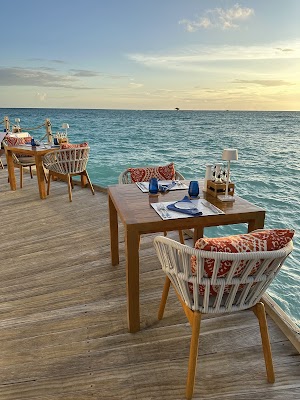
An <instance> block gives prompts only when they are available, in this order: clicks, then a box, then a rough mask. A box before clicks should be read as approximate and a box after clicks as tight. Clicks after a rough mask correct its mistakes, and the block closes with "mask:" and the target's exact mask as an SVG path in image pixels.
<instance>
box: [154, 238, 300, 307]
mask: <svg viewBox="0 0 300 400" xmlns="http://www.w3.org/2000/svg"><path fill="white" fill-rule="evenodd" d="M154 246H155V249H156V252H157V255H158V258H159V260H160V262H161V266H162V269H163V271H164V272H165V273H166V275H167V276H168V277H169V279H170V280H171V282H172V284H173V285H174V287H175V289H176V291H177V293H178V294H179V295H180V296H181V298H182V300H183V301H184V302H185V304H186V305H187V306H188V307H189V308H190V309H191V310H193V311H200V312H201V313H225V312H233V311H238V310H244V309H247V308H250V307H252V306H253V305H255V304H256V303H257V302H258V301H260V298H261V297H262V295H263V293H264V292H265V291H266V289H267V288H268V286H269V285H270V283H271V282H272V280H273V279H274V278H275V276H276V274H277V273H278V271H279V269H280V267H281V266H282V264H283V262H284V260H285V258H286V257H287V256H288V255H289V253H290V252H291V251H292V249H293V243H292V241H291V242H289V244H288V245H287V246H286V247H284V248H282V249H280V250H275V251H258V252H247V253H221V252H211V251H204V250H197V249H194V248H191V247H188V246H185V245H182V244H180V243H178V242H176V241H174V240H171V239H169V238H166V237H162V236H157V237H156V238H155V239H154ZM207 259H208V260H210V262H211V260H213V262H214V267H213V273H212V276H210V277H208V276H207V273H206V271H205V260H207ZM222 261H228V262H229V263H230V264H231V266H230V268H229V270H228V272H227V273H226V274H224V275H223V276H220V273H219V270H220V266H221V263H222ZM192 264H193V265H194V268H192ZM241 266H242V268H241ZM212 293H214V294H212Z"/></svg>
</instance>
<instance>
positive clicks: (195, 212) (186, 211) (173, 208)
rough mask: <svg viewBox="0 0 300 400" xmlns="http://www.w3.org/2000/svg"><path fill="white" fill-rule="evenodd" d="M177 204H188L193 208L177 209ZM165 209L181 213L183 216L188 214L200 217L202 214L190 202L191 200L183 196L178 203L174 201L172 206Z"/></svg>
mask: <svg viewBox="0 0 300 400" xmlns="http://www.w3.org/2000/svg"><path fill="white" fill-rule="evenodd" d="M177 203H190V204H191V205H192V206H194V207H193V208H187V209H185V208H177V207H176V204H177ZM167 208H168V209H169V210H171V211H176V212H179V213H183V214H188V215H193V216H194V217H199V216H200V215H202V212H201V211H199V210H198V208H197V207H196V206H195V205H194V203H193V202H191V200H190V199H189V198H188V196H184V198H183V199H182V200H180V201H176V203H174V204H169V205H168V206H167Z"/></svg>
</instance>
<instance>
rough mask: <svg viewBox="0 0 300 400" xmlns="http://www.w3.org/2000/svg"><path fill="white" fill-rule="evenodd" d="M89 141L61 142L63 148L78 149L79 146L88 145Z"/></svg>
mask: <svg viewBox="0 0 300 400" xmlns="http://www.w3.org/2000/svg"><path fill="white" fill-rule="evenodd" d="M88 145H89V144H88V143H87V142H84V143H61V145H60V148H61V149H77V148H78V147H88Z"/></svg>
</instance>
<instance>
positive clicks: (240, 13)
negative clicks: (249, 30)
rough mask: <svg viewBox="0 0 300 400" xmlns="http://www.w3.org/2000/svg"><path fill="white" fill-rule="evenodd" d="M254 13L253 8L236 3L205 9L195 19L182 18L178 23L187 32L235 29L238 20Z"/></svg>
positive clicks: (237, 25) (243, 19) (242, 19)
mask: <svg viewBox="0 0 300 400" xmlns="http://www.w3.org/2000/svg"><path fill="white" fill-rule="evenodd" d="M252 15H254V9H253V8H248V7H241V6H240V5H239V4H238V3H237V4H235V5H234V6H233V7H232V8H228V9H223V8H220V7H218V8H215V9H213V10H207V11H205V13H204V15H203V16H200V17H199V18H197V19H196V20H193V21H191V20H188V19H183V20H181V21H179V24H181V25H184V26H185V29H186V30H187V31H188V32H196V31H197V30H199V29H201V28H202V29H212V28H216V29H223V30H226V29H236V28H238V27H239V24H238V22H240V21H245V20H246V19H248V18H250V17H251V16H252Z"/></svg>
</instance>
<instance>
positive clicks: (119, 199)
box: [108, 180, 265, 333]
mask: <svg viewBox="0 0 300 400" xmlns="http://www.w3.org/2000/svg"><path fill="white" fill-rule="evenodd" d="M183 182H184V183H185V184H186V187H188V185H189V181H183ZM199 186H200V198H201V199H204V201H206V202H208V204H210V205H211V209H212V210H213V209H214V207H217V209H219V210H221V213H217V212H215V213H214V212H211V213H210V215H201V216H193V217H186V218H175V219H173V218H172V219H163V218H161V216H160V215H159V214H158V213H157V211H156V210H155V209H154V208H153V207H152V206H151V202H158V203H159V202H176V201H178V200H180V199H182V198H183V197H184V196H186V195H187V194H188V193H187V189H181V190H170V191H168V192H167V193H162V194H159V195H158V197H155V196H154V197H151V196H149V194H148V193H144V192H143V191H142V190H141V189H140V188H139V187H138V185H137V184H135V183H133V184H127V185H124V184H117V185H112V186H109V187H108V207H109V226H110V250H111V263H112V265H113V266H116V265H118V264H119V221H120V222H121V223H122V224H123V226H124V231H125V254H126V287H127V321H128V330H129V332H132V333H133V332H137V331H139V330H140V301H139V299H140V285H139V266H140V263H139V244H140V237H141V235H143V234H149V233H160V232H165V231H178V230H189V231H191V230H192V231H193V239H194V242H195V241H196V240H197V239H199V238H201V237H203V235H204V228H206V227H211V226H221V225H231V224H241V223H245V224H247V230H248V232H251V231H253V230H255V229H259V228H263V227H264V221H265V210H264V209H262V208H261V207H259V206H257V205H255V204H252V203H250V202H249V201H247V200H245V199H243V198H241V197H239V196H235V201H234V202H222V201H220V200H218V198H217V197H214V196H212V195H210V194H208V193H207V192H206V191H204V190H203V189H201V188H203V187H204V182H203V181H202V180H199Z"/></svg>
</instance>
